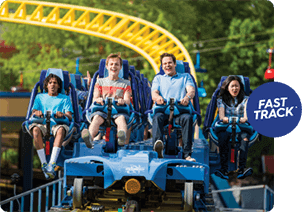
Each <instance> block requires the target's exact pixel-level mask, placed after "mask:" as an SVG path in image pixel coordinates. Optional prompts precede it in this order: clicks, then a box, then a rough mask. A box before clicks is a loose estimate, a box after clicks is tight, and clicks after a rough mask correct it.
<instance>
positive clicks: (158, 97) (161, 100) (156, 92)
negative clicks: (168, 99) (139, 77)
mask: <svg viewBox="0 0 302 212" xmlns="http://www.w3.org/2000/svg"><path fill="white" fill-rule="evenodd" d="M151 96H152V100H153V101H154V102H156V103H157V104H160V105H161V104H164V98H163V97H162V96H161V95H159V90H154V91H152V92H151Z"/></svg>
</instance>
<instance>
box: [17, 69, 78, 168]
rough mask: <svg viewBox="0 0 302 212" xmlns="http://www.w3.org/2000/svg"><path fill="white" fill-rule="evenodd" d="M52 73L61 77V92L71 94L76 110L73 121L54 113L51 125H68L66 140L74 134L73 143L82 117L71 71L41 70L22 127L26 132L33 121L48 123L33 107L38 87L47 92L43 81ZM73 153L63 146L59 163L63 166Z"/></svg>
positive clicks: (76, 137) (41, 91)
mask: <svg viewBox="0 0 302 212" xmlns="http://www.w3.org/2000/svg"><path fill="white" fill-rule="evenodd" d="M50 73H52V74H55V75H57V76H59V77H60V78H61V80H62V85H63V86H62V91H61V93H62V94H64V95H69V97H70V99H71V103H72V107H73V111H74V114H73V119H72V121H69V120H68V118H67V117H65V116H64V117H63V118H60V119H57V118H55V117H54V114H52V115H51V118H50V127H52V126H54V125H56V124H66V125H68V126H69V131H68V132H67V135H66V137H65V138H64V141H66V140H68V139H69V138H70V137H71V136H72V139H71V143H73V142H74V141H76V140H77V139H78V138H79V128H80V117H79V110H78V101H77V95H76V91H75V88H74V86H73V85H72V84H71V83H69V73H68V72H67V71H63V70H62V69H52V68H49V69H48V70H42V71H41V74H40V80H39V82H37V83H36V85H35V86H34V88H33V89H32V92H31V97H30V102H29V105H28V109H27V114H26V118H25V121H24V122H23V123H22V129H23V131H24V132H28V133H29V126H30V125H31V124H32V123H41V124H46V118H38V117H33V116H32V115H31V114H32V107H33V104H34V100H35V98H36V96H37V94H39V92H38V89H40V93H45V90H44V89H43V83H44V80H45V78H46V77H47V76H48V75H49V74H50ZM66 93H67V94H66ZM45 115H46V114H44V117H46V116H45ZM74 130H75V131H74ZM49 133H50V136H51V138H50V140H49V141H50V147H49V148H51V147H52V145H53V140H54V138H53V135H52V132H49ZM29 134H30V133H29ZM43 140H44V142H45V138H43ZM72 154H73V153H72V150H71V151H67V150H66V151H65V148H62V150H61V153H60V155H61V156H63V157H59V158H58V161H57V165H59V166H63V161H64V159H66V158H70V157H71V156H72Z"/></svg>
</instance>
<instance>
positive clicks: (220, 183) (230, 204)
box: [211, 174, 240, 208]
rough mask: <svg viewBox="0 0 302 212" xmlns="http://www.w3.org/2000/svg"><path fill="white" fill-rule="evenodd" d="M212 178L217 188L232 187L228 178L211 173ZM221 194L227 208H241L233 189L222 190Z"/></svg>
mask: <svg viewBox="0 0 302 212" xmlns="http://www.w3.org/2000/svg"><path fill="white" fill-rule="evenodd" d="M211 178H212V181H213V184H214V186H215V187H216V189H217V190H223V189H228V188H230V186H229V183H228V181H227V180H224V179H221V178H220V177H217V176H216V175H215V174H211ZM219 196H220V197H221V199H222V201H223V204H224V206H225V207H226V208H240V206H239V205H238V203H237V202H236V200H235V198H234V196H233V193H232V192H231V191H227V192H221V193H220V194H219Z"/></svg>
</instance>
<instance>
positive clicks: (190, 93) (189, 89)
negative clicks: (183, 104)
mask: <svg viewBox="0 0 302 212" xmlns="http://www.w3.org/2000/svg"><path fill="white" fill-rule="evenodd" d="M186 90H187V95H186V96H190V97H191V99H193V98H194V96H195V88H194V87H193V86H191V85H189V86H187V87H186Z"/></svg>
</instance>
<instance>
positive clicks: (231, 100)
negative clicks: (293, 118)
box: [215, 75, 250, 179]
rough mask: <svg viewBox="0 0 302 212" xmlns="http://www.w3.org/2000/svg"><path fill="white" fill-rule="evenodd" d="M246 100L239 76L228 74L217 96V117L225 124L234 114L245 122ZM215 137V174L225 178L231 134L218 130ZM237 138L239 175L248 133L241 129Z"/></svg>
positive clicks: (242, 168)
mask: <svg viewBox="0 0 302 212" xmlns="http://www.w3.org/2000/svg"><path fill="white" fill-rule="evenodd" d="M247 100H248V96H246V95H245V93H244V86H243V83H242V81H241V79H240V77H238V76H234V75H231V76H228V77H227V78H226V80H225V81H224V82H223V83H222V85H221V88H220V93H219V95H218V98H217V108H218V113H219V119H220V120H222V122H223V123H224V124H227V123H229V117H234V116H235V117H238V118H239V123H241V124H243V123H246V121H247V113H246V104H247ZM217 137H218V140H219V152H220V161H221V169H220V170H216V172H215V174H216V175H217V176H219V177H222V178H224V179H226V178H227V177H226V176H227V175H228V153H229V144H228V142H229V140H230V138H231V135H230V133H228V132H226V131H220V132H218V133H217ZM237 138H238V140H239V142H240V147H239V149H240V156H239V170H238V172H237V174H238V176H239V175H242V174H243V173H244V168H245V165H246V159H247V152H248V141H249V138H250V135H249V134H248V133H246V132H244V131H241V132H240V133H239V134H238V137H237Z"/></svg>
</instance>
